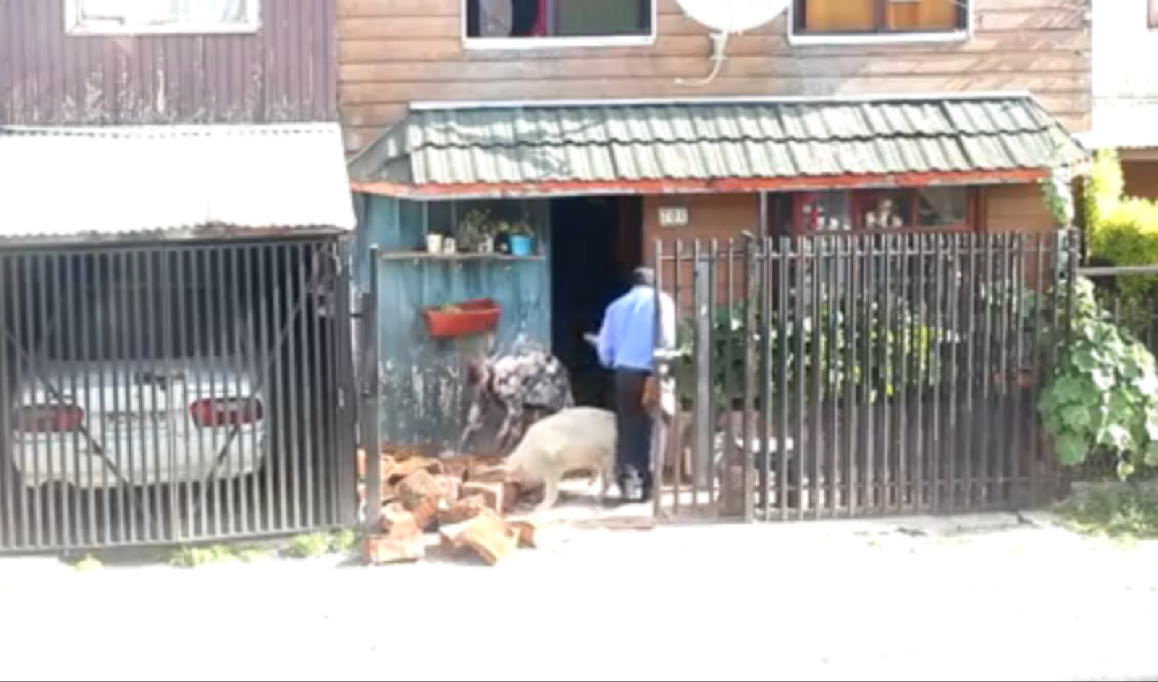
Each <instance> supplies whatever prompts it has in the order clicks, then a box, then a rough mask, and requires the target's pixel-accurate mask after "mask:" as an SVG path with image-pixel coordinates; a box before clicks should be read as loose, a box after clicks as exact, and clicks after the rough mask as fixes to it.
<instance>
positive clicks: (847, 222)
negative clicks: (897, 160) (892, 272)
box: [770, 187, 974, 234]
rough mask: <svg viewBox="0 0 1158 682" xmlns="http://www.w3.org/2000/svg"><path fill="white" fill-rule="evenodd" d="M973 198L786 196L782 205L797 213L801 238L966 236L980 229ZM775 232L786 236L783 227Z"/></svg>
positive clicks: (930, 193) (924, 192) (931, 193)
mask: <svg viewBox="0 0 1158 682" xmlns="http://www.w3.org/2000/svg"><path fill="white" fill-rule="evenodd" d="M971 197H972V194H971V193H970V191H969V189H968V188H967V187H924V188H919V189H909V188H900V189H888V190H856V191H845V190H832V191H823V192H799V193H796V194H793V195H782V197H781V201H780V202H779V204H787V205H790V206H792V207H793V208H794V216H793V220H792V222H793V223H794V225H795V232H796V233H797V234H809V233H814V232H849V231H857V232H893V231H906V232H927V231H934V230H949V231H962V230H969V229H973V227H974V217H973V211H972V210H971V206H970V201H971ZM789 198H790V199H791V200H790V201H785V199H789ZM780 220H781V221H782V220H784V219H783V218H781V219H780ZM770 229H771V230H772V231H773V233H780V234H782V233H783V232H784V230H783V227H782V226H780V225H779V224H778V225H773V226H770Z"/></svg>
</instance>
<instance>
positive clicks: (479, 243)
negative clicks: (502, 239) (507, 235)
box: [457, 208, 497, 251]
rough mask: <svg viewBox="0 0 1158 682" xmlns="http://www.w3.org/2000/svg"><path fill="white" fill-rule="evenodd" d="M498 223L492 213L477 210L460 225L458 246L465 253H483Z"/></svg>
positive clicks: (467, 215)
mask: <svg viewBox="0 0 1158 682" xmlns="http://www.w3.org/2000/svg"><path fill="white" fill-rule="evenodd" d="M496 226H497V223H496V222H495V221H494V219H493V218H492V217H491V213H490V211H486V210H483V209H480V208H476V209H474V210H472V211H470V212H469V213H467V214H466V216H464V217H463V219H462V221H460V222H459V224H458V230H457V234H458V244H459V246H461V247H462V248H463V250H465V251H481V250H482V249H483V248H484V247H485V245H487V244H489V243H490V241H491V239H492V238H493V237H494V235H495V232H496Z"/></svg>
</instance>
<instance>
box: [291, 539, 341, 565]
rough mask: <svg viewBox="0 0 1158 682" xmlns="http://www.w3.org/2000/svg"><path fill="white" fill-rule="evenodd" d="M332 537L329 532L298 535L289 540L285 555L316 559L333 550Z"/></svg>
mask: <svg viewBox="0 0 1158 682" xmlns="http://www.w3.org/2000/svg"><path fill="white" fill-rule="evenodd" d="M333 548H334V538H333V536H332V535H330V534H329V533H313V534H311V535H299V536H297V537H296V538H294V539H293V540H291V541H290V544H289V547H287V548H286V551H285V553H286V556H291V557H293V558H295V559H316V558H318V557H323V556H326V555H327V554H330V553H331V552H333Z"/></svg>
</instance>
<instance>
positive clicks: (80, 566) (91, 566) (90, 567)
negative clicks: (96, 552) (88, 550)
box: [72, 554, 105, 573]
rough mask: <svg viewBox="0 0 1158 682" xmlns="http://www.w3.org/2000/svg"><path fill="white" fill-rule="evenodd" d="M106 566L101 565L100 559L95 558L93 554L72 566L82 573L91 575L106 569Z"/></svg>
mask: <svg viewBox="0 0 1158 682" xmlns="http://www.w3.org/2000/svg"><path fill="white" fill-rule="evenodd" d="M104 566H105V565H104V564H103V563H101V560H100V559H98V558H96V557H94V556H93V555H91V554H87V555H85V556H84V558H82V559H81V560H80V561H78V562H76V563H75V564H73V565H72V567H73V568H74V569H75V570H76V571H78V572H80V573H91V572H93V571H99V570H101V569H102V568H104Z"/></svg>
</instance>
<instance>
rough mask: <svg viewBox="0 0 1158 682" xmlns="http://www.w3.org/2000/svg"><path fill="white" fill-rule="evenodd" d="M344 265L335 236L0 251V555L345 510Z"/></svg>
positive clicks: (341, 515)
mask: <svg viewBox="0 0 1158 682" xmlns="http://www.w3.org/2000/svg"><path fill="white" fill-rule="evenodd" d="M346 263H347V260H346V253H345V246H344V244H343V243H342V242H340V241H338V240H336V239H331V238H323V239H298V240H264V241H253V242H237V241H231V242H228V243H214V244H208V243H199V244H197V245H158V246H149V247H122V246H116V247H95V248H87V249H74V250H63V249H45V250H9V251H4V252H0V330H2V333H3V351H4V352H3V354H2V355H0V378H2V380H3V381H2V386H3V388H4V391H3V392H2V393H0V395H2V397H3V400H4V401H5V404H4V405H3V406H2V407H0V420H3V423H2V424H0V434H3V437H4V448H3V453H4V454H5V458H4V459H5V461H4V462H3V463H2V464H0V552H25V551H38V550H53V549H74V548H76V549H79V548H94V547H108V546H117V545H142V544H172V543H183V542H191V541H198V540H207V539H218V538H242V537H249V536H263V535H270V534H281V533H290V532H299V531H303V530H307V529H317V528H323V527H327V526H334V525H338V524H341V523H347V522H352V521H353V518H354V513H355V510H356V496H355V494H354V471H353V469H354V463H353V456H352V453H353V426H352V420H351V418H350V415H351V414H352V409H351V408H352V407H353V404H352V403H353V396H352V395H351V394H350V392H349V387H350V384H351V381H352V369H351V367H349V358H350V338H349V334H350V315H349V310H350V306H349V301H348V298H349V289H348V286H347V284H346V281H347V277H348V274H347V266H346Z"/></svg>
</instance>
